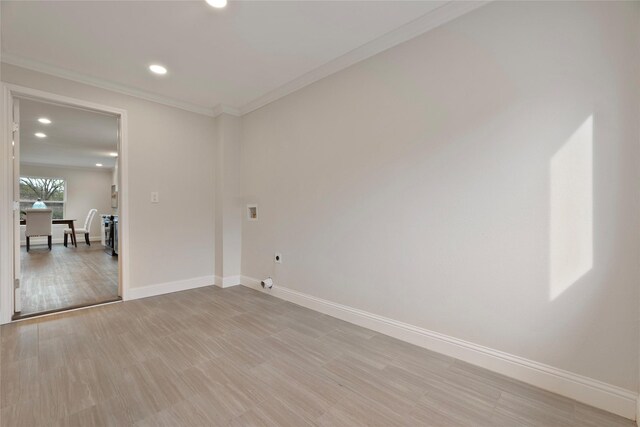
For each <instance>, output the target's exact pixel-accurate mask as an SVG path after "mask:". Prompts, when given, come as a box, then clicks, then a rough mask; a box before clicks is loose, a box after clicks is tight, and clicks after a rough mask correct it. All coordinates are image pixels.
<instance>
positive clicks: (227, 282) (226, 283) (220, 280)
mask: <svg viewBox="0 0 640 427" xmlns="http://www.w3.org/2000/svg"><path fill="white" fill-rule="evenodd" d="M239 284H240V276H227V277H221V276H216V286H218V287H221V288H229V287H231V286H237V285H239Z"/></svg>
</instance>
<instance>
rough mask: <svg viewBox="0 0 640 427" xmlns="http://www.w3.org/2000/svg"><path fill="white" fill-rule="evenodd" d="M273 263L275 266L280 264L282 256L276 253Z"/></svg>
mask: <svg viewBox="0 0 640 427" xmlns="http://www.w3.org/2000/svg"><path fill="white" fill-rule="evenodd" d="M273 262H275V263H276V264H282V254H281V253H280V252H276V253H275V254H274V255H273Z"/></svg>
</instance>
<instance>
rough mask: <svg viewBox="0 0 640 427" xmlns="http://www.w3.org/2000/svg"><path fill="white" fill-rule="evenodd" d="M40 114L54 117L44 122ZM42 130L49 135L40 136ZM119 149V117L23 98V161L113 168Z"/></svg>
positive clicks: (21, 127)
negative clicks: (112, 154) (40, 119)
mask: <svg viewBox="0 0 640 427" xmlns="http://www.w3.org/2000/svg"><path fill="white" fill-rule="evenodd" d="M41 117H46V118H48V119H49V120H51V124H48V125H45V124H41V123H40V122H38V119H39V118H41ZM37 132H42V133H44V134H46V135H47V137H46V138H38V137H36V136H35V133H37ZM117 151H118V119H117V117H116V116H112V115H109V114H103V113H97V112H94V111H88V110H83V109H79V108H73V107H67V106H62V105H57V104H49V103H44V102H40V101H34V100H29V99H20V162H21V163H30V164H39V165H47V166H73V167H85V168H93V169H97V166H96V163H101V164H102V165H103V167H102V168H101V169H112V168H113V167H114V166H115V164H116V158H115V157H111V156H110V155H109V153H114V152H117Z"/></svg>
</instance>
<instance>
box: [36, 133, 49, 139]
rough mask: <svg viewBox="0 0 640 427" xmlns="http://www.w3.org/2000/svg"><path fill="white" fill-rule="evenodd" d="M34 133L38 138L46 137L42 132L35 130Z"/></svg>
mask: <svg viewBox="0 0 640 427" xmlns="http://www.w3.org/2000/svg"><path fill="white" fill-rule="evenodd" d="M34 135H35V136H37V137H38V138H46V137H47V135H45V134H44V133H42V132H36V133H34Z"/></svg>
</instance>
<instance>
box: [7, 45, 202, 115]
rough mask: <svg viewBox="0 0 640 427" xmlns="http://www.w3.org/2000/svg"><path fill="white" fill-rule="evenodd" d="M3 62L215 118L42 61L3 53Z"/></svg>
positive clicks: (186, 105)
mask: <svg viewBox="0 0 640 427" xmlns="http://www.w3.org/2000/svg"><path fill="white" fill-rule="evenodd" d="M1 57H2V62H3V63H5V64H9V65H14V66H16V67H21V68H26V69H28V70H32V71H37V72H40V73H44V74H49V75H51V76H54V77H59V78H61V79H66V80H71V81H74V82H77V83H82V84H86V85H90V86H94V87H98V88H100V89H106V90H110V91H112V92H118V93H121V94H124V95H129V96H133V97H136V98H141V99H144V100H146V101H151V102H156V103H158V104H163V105H168V106H169V107H175V108H179V109H181V110H186V111H190V112H192V113H197V114H202V115H205V116H210V117H213V116H214V112H213V109H212V108H206V107H201V106H199V105H195V104H191V103H188V102H184V101H179V100H177V99H173V98H169V97H165V96H162V95H157V94H155V93H151V92H147V91H144V90H140V89H135V88H132V87H129V86H125V85H121V84H118V83H113V82H111V81H108V80H104V79H100V78H97V77H90V76H87V75H84V74H80V73H76V72H75V71H70V70H67V69H64V68H60V67H56V66H53V65H49V64H45V63H43V62H40V61H34V60H31V59H26V58H22V57H20V56H17V55H13V54H10V53H4V52H3V53H2V55H1Z"/></svg>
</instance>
